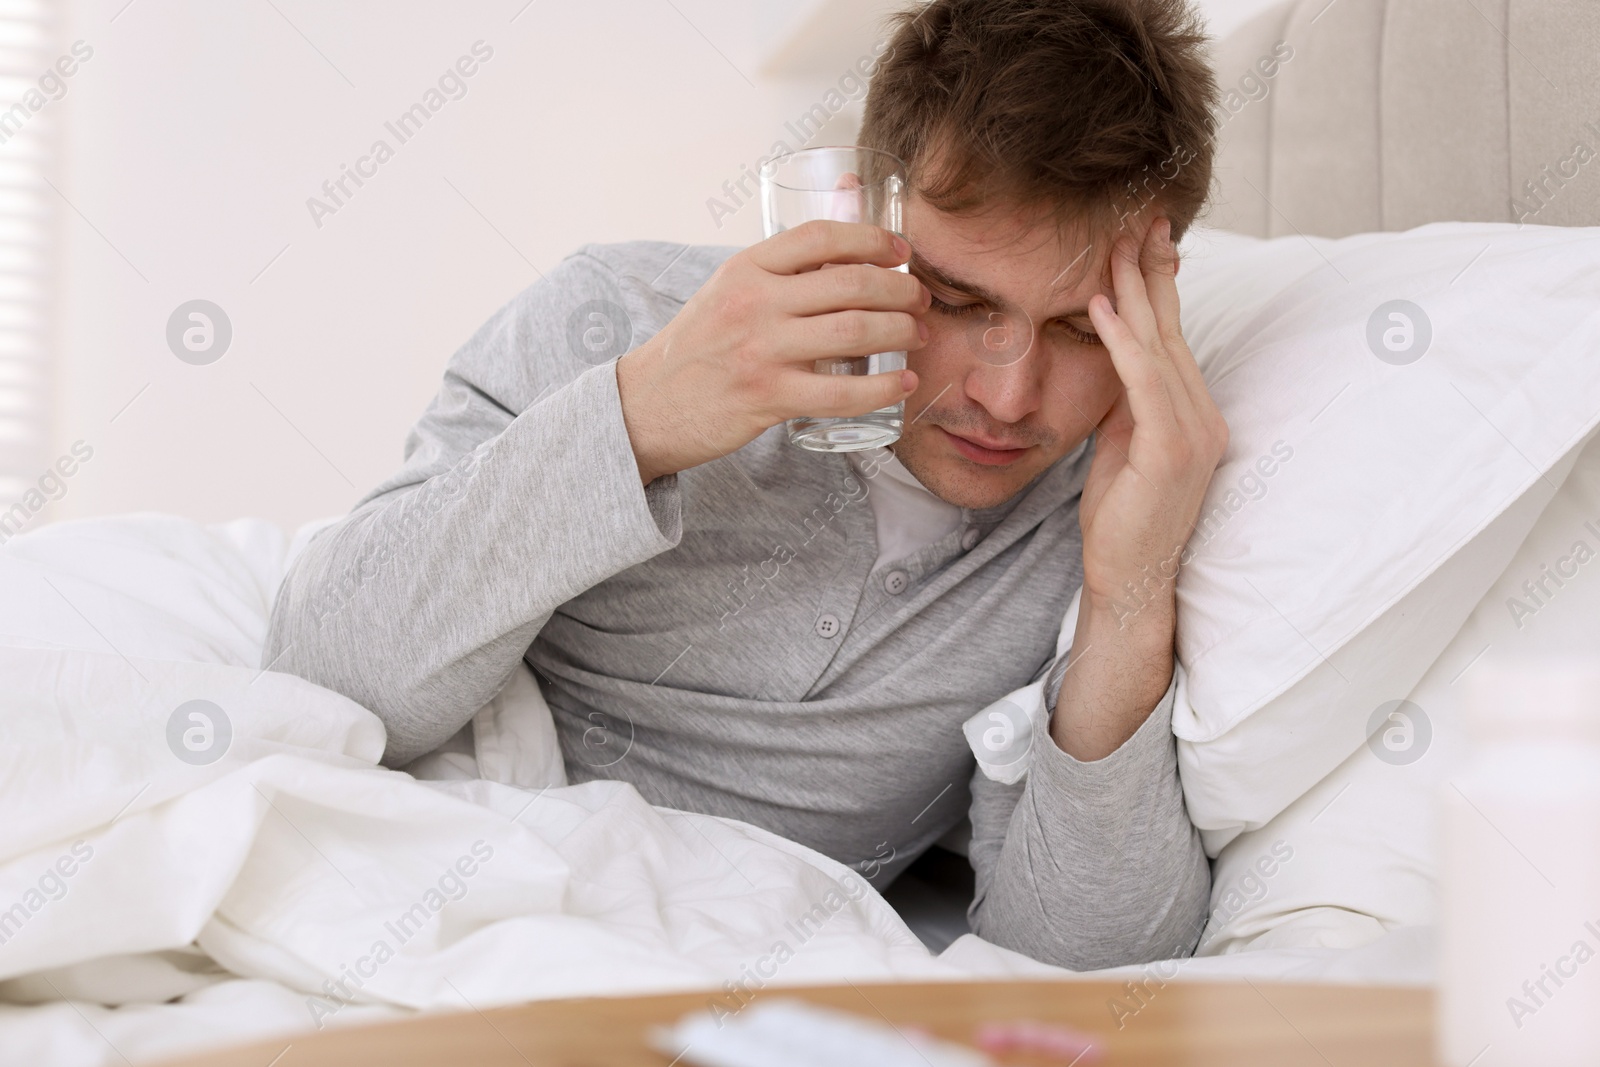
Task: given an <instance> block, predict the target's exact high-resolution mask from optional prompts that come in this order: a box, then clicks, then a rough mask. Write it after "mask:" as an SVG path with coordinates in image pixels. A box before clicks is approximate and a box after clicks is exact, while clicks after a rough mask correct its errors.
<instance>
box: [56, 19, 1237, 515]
mask: <svg viewBox="0 0 1600 1067" xmlns="http://www.w3.org/2000/svg"><path fill="white" fill-rule="evenodd" d="M1267 2H1268V0H1236V2H1228V0H1213V2H1212V3H1210V4H1209V5H1207V6H1208V8H1209V9H1211V12H1212V17H1213V18H1214V20H1215V21H1216V24H1217V25H1218V26H1219V27H1222V26H1231V25H1232V24H1234V23H1236V22H1237V21H1239V19H1240V18H1242V17H1244V15H1245V14H1248V13H1249V12H1251V11H1253V10H1254V9H1256V8H1258V7H1261V6H1264V5H1265V3H1267ZM125 5H127V0H78V2H77V3H76V4H74V5H73V6H72V7H71V9H70V13H69V18H68V24H67V25H66V26H64V28H63V29H64V34H63V44H65V43H66V42H70V41H72V40H76V39H80V38H81V39H82V40H84V41H86V42H87V43H88V44H89V45H90V46H92V47H93V49H94V56H93V58H92V59H91V60H90V61H88V62H87V63H85V64H84V65H83V67H82V69H81V70H80V71H79V72H78V73H77V74H76V75H75V76H74V78H73V79H72V81H71V83H70V91H69V93H68V96H67V97H66V99H65V100H63V101H62V104H61V107H62V109H63V112H64V114H65V115H66V117H67V123H66V126H67V136H66V140H65V144H64V162H63V164H62V165H61V167H60V172H59V176H58V180H57V182H56V184H57V185H58V186H59V187H60V189H61V192H62V194H63V196H64V198H65V200H66V201H67V204H66V205H64V206H63V207H62V210H61V211H60V212H59V215H60V218H61V220H62V221H61V226H62V230H61V240H62V247H63V262H64V265H65V266H64V274H63V278H62V289H61V300H60V303H59V308H58V315H57V320H58V325H57V337H56V342H57V347H58V353H59V358H58V374H59V378H58V382H57V388H56V398H57V399H56V403H55V410H54V412H53V416H54V418H53V437H54V440H55V442H56V449H55V451H56V452H65V451H66V450H67V448H68V447H69V446H70V444H71V443H72V442H74V441H76V440H78V439H83V440H85V441H87V442H88V443H89V444H90V445H91V446H92V447H93V448H94V449H95V454H94V458H93V460H92V461H91V462H89V463H87V464H85V465H84V466H83V467H82V469H81V470H80V471H79V472H78V473H77V474H76V475H74V477H73V478H72V479H71V481H70V483H69V491H68V493H67V495H66V497H65V498H64V499H63V500H62V501H61V502H60V503H59V505H57V507H56V509H55V511H54V515H55V516H56V517H74V516H82V515H91V514H102V513H108V512H120V511H130V510H159V511H170V512H177V513H181V514H185V515H190V516H193V517H196V518H200V519H204V520H220V519H227V518H233V517H236V516H240V515H261V516H265V517H268V518H271V519H273V520H276V521H278V522H281V523H284V524H296V523H299V522H301V521H304V520H307V519H310V518H313V517H316V516H321V515H329V514H336V513H340V512H343V511H345V510H346V509H348V507H349V506H350V505H351V503H353V502H354V500H355V499H356V498H357V497H358V496H359V495H360V494H361V493H362V492H363V491H364V490H365V489H366V487H368V486H370V485H372V484H373V483H375V482H377V481H378V480H379V479H380V478H382V477H383V476H385V475H386V474H388V473H389V472H390V471H392V470H393V469H394V467H395V466H396V465H397V464H398V462H399V459H400V448H401V442H402V439H403V437H404V434H405V430H406V428H407V426H409V425H410V423H411V422H412V420H413V419H414V418H415V417H416V415H417V414H418V413H419V412H420V410H421V409H422V407H423V405H424V404H425V403H426V402H427V400H428V398H429V397H430V396H431V395H432V394H433V392H434V390H435V388H436V384H437V382H438V377H439V373H440V370H441V369H442V367H443V364H444V362H445V360H446V359H447V357H448V356H449V354H450V353H451V352H452V351H453V350H454V349H455V348H456V346H458V345H459V344H460V343H461V342H462V341H463V340H465V338H466V337H467V336H468V335H469V334H470V333H471V332H472V330H473V329H474V328H475V327H476V326H477V325H478V324H479V323H480V322H482V321H483V319H484V318H486V317H487V316H488V315H489V314H490V313H491V312H492V311H493V310H494V309H495V308H497V307H498V306H500V305H501V304H502V303H504V302H505V301H506V300H507V299H509V298H510V297H511V296H512V295H513V294H515V293H516V292H517V291H519V290H520V289H522V288H524V287H525V286H527V285H529V284H531V283H532V282H533V281H534V280H536V278H537V277H538V273H537V272H538V271H547V270H548V269H549V268H550V267H551V266H553V265H554V264H555V263H556V262H558V261H559V260H560V259H561V258H562V257H563V256H564V255H566V254H567V253H569V252H571V251H572V250H573V249H575V248H577V247H578V246H579V245H581V244H584V243H586V242H590V241H617V240H626V239H631V238H659V239H666V240H676V241H695V242H715V243H728V244H741V245H742V244H747V243H749V242H752V241H754V240H757V239H759V237H760V218H759V210H758V209H757V208H756V207H754V206H753V205H752V206H751V207H750V208H749V209H747V210H743V211H740V212H739V213H738V214H737V215H735V216H734V217H733V218H732V219H730V220H726V221H725V224H724V225H722V226H721V227H720V228H719V227H718V226H717V225H716V224H714V222H713V220H712V216H711V214H710V212H709V211H708V209H707V205H706V202H707V199H708V198H710V197H712V196H715V195H718V193H719V190H720V186H721V184H722V183H723V182H724V181H725V180H727V179H729V178H733V177H736V176H737V175H738V174H739V171H740V167H741V165H742V164H747V163H751V162H753V161H754V160H755V159H756V158H757V157H759V156H761V155H764V154H765V153H766V152H767V151H768V149H769V146H770V145H771V144H772V142H773V140H774V139H775V138H778V137H780V136H783V125H784V121H785V120H786V119H790V118H793V117H794V116H795V115H797V114H799V113H801V112H802V111H804V110H805V109H806V108H808V107H809V106H810V105H811V104H813V103H816V102H819V101H821V100H822V98H823V94H824V93H825V92H826V91H827V89H828V88H829V87H830V86H831V85H832V84H833V83H834V82H835V81H836V80H837V78H838V76H839V74H840V73H842V72H843V71H844V70H845V69H846V67H847V66H848V65H849V63H850V62H851V61H852V60H853V59H855V58H856V57H859V56H862V55H864V54H868V53H869V52H870V49H871V47H872V44H873V42H874V41H875V40H876V39H877V34H876V33H875V32H874V22H875V20H876V19H877V17H878V16H879V15H880V14H881V13H882V11H883V10H886V9H888V8H889V7H892V6H894V5H893V4H892V3H890V2H889V0H881V2H878V3H871V4H865V5H864V4H862V3H861V2H859V0H856V2H846V0H764V2H762V3H759V4H751V3H746V2H741V0H671V2H670V3H669V2H667V0H584V2H582V3H576V2H572V0H534V2H533V3H532V4H531V5H527V4H526V0H452V2H451V3H450V4H448V5H446V4H439V3H426V2H423V0H347V2H342V3H327V2H324V3H317V2H314V0H271V2H268V0H134V2H133V3H132V4H131V5H127V6H125ZM525 5H526V6H525ZM680 12H681V14H680ZM477 40H482V41H484V42H485V43H486V44H487V45H488V46H489V47H491V48H492V49H493V50H494V54H493V57H492V58H491V59H489V60H488V61H487V62H486V63H484V64H483V65H482V67H481V69H480V70H479V71H478V73H476V74H475V75H474V76H473V77H472V78H470V79H468V80H467V87H468V92H467V95H466V96H465V97H463V98H462V99H459V100H452V101H450V102H448V103H447V104H446V105H445V106H444V107H443V108H442V109H441V110H440V111H439V112H438V113H437V114H436V115H434V116H433V117H432V118H431V119H430V120H429V122H428V123H427V125H426V126H425V128H424V129H423V130H422V131H420V133H418V134H417V135H416V136H415V138H414V139H413V140H411V141H409V142H408V143H406V144H403V145H399V144H398V143H397V141H396V139H395V138H394V137H393V136H392V135H389V134H387V133H386V132H385V130H384V128H383V123H384V122H385V121H386V120H389V119H392V118H393V117H394V116H396V115H397V114H399V113H400V112H401V111H403V110H404V109H405V108H406V107H408V106H409V105H411V104H412V103H414V102H416V101H418V100H419V99H420V98H421V97H422V95H423V93H424V92H425V90H427V89H428V88H429V87H430V86H432V85H433V84H434V83H435V81H436V79H437V78H438V76H439V75H440V73H441V72H443V71H445V70H446V68H447V67H449V66H450V65H451V64H452V63H453V62H454V61H455V60H456V58H457V57H458V56H462V55H465V54H467V53H468V52H469V50H470V47H471V45H472V44H473V42H474V41H477ZM857 122H858V111H857V109H855V108H851V109H848V110H847V111H845V112H842V113H841V114H840V116H839V117H838V118H836V119H835V120H834V122H833V123H832V124H831V127H830V129H829V130H827V131H826V132H825V134H824V135H823V136H822V137H821V138H819V139H818V140H817V142H816V143H827V142H833V143H838V142H848V141H849V140H850V139H851V138H852V137H853V136H854V132H855V128H856V124H857ZM379 137H382V138H384V139H385V140H387V141H389V143H390V145H391V146H392V147H395V156H394V158H393V159H392V160H390V161H388V162H387V163H385V164H383V165H382V166H381V167H380V168H379V169H378V173H377V175H376V176H375V177H373V178H371V179H369V180H368V181H367V183H366V185H365V186H363V187H362V188H360V189H359V190H356V191H355V194H354V195H353V196H352V197H351V198H350V199H349V200H348V202H347V203H346V205H345V206H343V207H342V208H341V209H340V210H338V212H337V213H336V214H334V215H332V216H330V217H326V218H324V219H322V225H321V226H320V227H318V226H317V225H316V224H314V222H313V219H312V217H311V214H310V212H309V211H308V209H307V206H306V200H307V198H308V197H311V196H314V195H320V186H321V184H322V182H323V181H324V180H325V179H328V178H333V177H337V176H338V174H339V171H340V166H341V164H352V163H354V162H355V161H356V159H357V157H358V156H360V155H363V154H364V153H365V152H366V151H367V150H368V147H369V146H370V145H371V143H372V142H373V141H374V140H375V139H377V138H379ZM452 186H453V188H452ZM269 264H270V265H269ZM196 298H204V299H207V300H211V301H213V302H215V303H216V304H218V305H219V306H220V307H222V308H223V309H224V311H225V312H226V313H227V315H228V316H229V318H230V319H231V322H232V325H233V332H234V337H233V341H232V344H231V347H230V349H229V350H228V352H227V353H226V355H225V356H224V357H223V358H222V359H220V360H219V361H217V362H215V363H213V364H211V365H207V366H194V365H190V364H187V363H184V362H181V361H180V360H179V359H177V358H176V357H175V356H174V355H173V353H172V352H171V351H169V349H168V347H167V343H166V338H165V331H166V323H167V319H168V317H169V315H170V314H171V313H172V311H173V310H174V309H175V308H176V307H177V306H178V305H179V304H182V303H184V302H185V301H189V300H192V299H196ZM135 398H137V399H135ZM130 400H131V401H132V403H131V404H130V403H129V402H130ZM113 420H114V421H113Z"/></svg>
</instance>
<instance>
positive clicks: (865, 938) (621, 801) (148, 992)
mask: <svg viewBox="0 0 1600 1067" xmlns="http://www.w3.org/2000/svg"><path fill="white" fill-rule="evenodd" d="M309 532H310V531H309V530H308V531H304V532H303V533H302V535H301V538H300V539H299V540H303V539H304V537H305V536H306V534H308V533H309ZM296 547H297V544H295V543H291V541H290V539H289V538H287V537H286V536H285V535H284V534H283V533H282V532H281V531H279V530H278V529H277V528H276V527H273V526H271V525H269V524H266V523H259V522H253V521H241V522H236V523H231V524H228V525H226V526H214V527H203V526H200V525H197V524H194V523H190V522H187V521H184V520H179V519H175V518H170V517H164V516H129V517H124V518H118V519H108V520H95V521H88V522H80V523H71V524H62V525H59V526H55V527H49V528H46V529H44V530H42V531H40V532H39V533H36V534H33V535H30V536H26V537H22V538H18V539H16V540H13V541H12V542H10V543H9V544H8V545H6V546H5V547H4V549H3V550H0V723H3V727H0V731H3V732H0V738H3V740H4V744H3V745H0V826H3V827H4V828H5V829H4V835H3V837H0V1057H3V1058H4V1061H5V1062H8V1063H28V1064H43V1063H60V1064H102V1063H104V1064H109V1063H120V1062H123V1061H124V1060H126V1061H134V1062H137V1061H141V1060H149V1059H152V1058H158V1057H162V1056H168V1055H173V1054H175V1053H178V1052H181V1051H187V1050H192V1049H196V1048H202V1047H207V1046H213V1045H217V1044H224V1043H230V1042H238V1041H242V1040H248V1039H252V1038H256V1037H261V1036H265V1035H268V1034H281V1035H285V1040H286V1043H287V1040H288V1037H289V1036H292V1035H293V1034H294V1033H298V1032H304V1031H307V1030H311V1029H315V1028H317V1027H320V1026H331V1025H345V1024H348V1023H351V1022H358V1021H371V1020H373V1019H376V1018H383V1017H390V1016H395V1015H398V1014H401V1013H404V1012H408V1011H413V1010H418V1009H422V1010H428V1009H455V1010H463V1009H466V1008H468V1007H469V1006H471V1007H476V1008H484V1007H487V1006H490V1005H499V1004H505V1003H510V1002H515V1001H519V1000H527V999H531V998H548V997H567V996H579V995H595V994H624V993H636V992H651V991H666V990H686V989H704V990H706V999H707V1008H708V1010H712V1011H716V1010H721V1011H728V1010H734V1009H736V1008H737V1006H738V998H739V997H740V996H741V994H739V993H738V992H737V991H736V990H737V988H738V987H739V986H742V987H744V988H745V989H753V988H759V987H761V986H763V985H766V984H794V983H813V982H829V981H842V980H846V979H848V980H851V981H872V980H883V979H891V978H895V979H918V980H938V979H959V978H971V977H1009V976H1020V975H1039V976H1056V977H1061V978H1067V977H1072V976H1071V975H1069V974H1068V973H1067V972H1064V971H1061V970H1058V969H1056V968H1050V967H1046V966H1044V965H1041V964H1038V963H1035V962H1033V961H1031V960H1028V959H1026V958H1025V957H1023V956H1020V955H1018V954H1016V953H1011V952H1007V951H1005V950H1003V949H999V948H996V947H994V946H991V945H988V944H986V943H985V942H982V941H981V940H979V939H977V938H975V937H971V936H968V937H964V938H962V939H961V940H959V941H957V942H956V943H955V944H954V945H953V946H951V948H950V949H948V950H946V951H945V952H944V953H943V954H942V955H941V956H939V957H934V956H932V955H930V954H929V953H928V952H927V950H926V949H924V948H923V946H922V944H921V943H920V942H919V941H918V940H917V938H916V937H915V936H914V935H913V934H912V933H911V932H910V931H909V930H908V929H907V928H906V926H905V925H904V924H903V923H902V922H901V921H900V919H899V917H898V916H897V915H896V914H895V912H894V911H893V909H891V908H890V907H889V906H888V905H887V904H886V903H885V902H884V901H883V899H882V898H881V897H879V896H878V895H877V894H876V893H875V892H873V891H872V890H871V889H870V888H868V887H867V886H866V885H865V883H863V882H861V880H860V879H859V878H858V877H856V876H855V875H853V874H852V873H851V872H850V871H848V870H847V869H846V868H844V867H843V866H841V865H839V864H837V863H834V862H833V861H831V860H829V859H827V858H826V857H824V856H821V855H819V854H817V853H815V852H813V851H811V850H809V849H807V848H804V847H802V846H800V845H796V844H794V843H792V842H788V841H786V840H783V839H781V838H779V837H776V836H774V835H772V834H769V833H766V832H764V831H762V830H760V829H757V828H755V827H752V826H749V825H746V824H743V823H737V822H732V821H729V820H726V819H719V818H713V817H709V816H700V815H693V814H686V813H682V812H673V811H667V810H663V809H657V808H653V807H651V806H650V805H648V804H646V803H645V802H644V801H643V800H642V799H641V798H640V797H639V795H638V794H637V793H636V792H635V791H634V790H633V789H632V787H630V786H627V785H623V784H619V783H607V782H596V783H590V784H587V785H583V786H576V787H564V786H563V787H555V788H545V789H526V788H519V787H517V786H514V785H506V784H499V783H496V782H492V781H482V780H479V781H456V782H423V781H419V780H417V779H416V778H413V777H412V776H410V775H408V774H404V773H401V772H397V771H391V770H387V769H384V768H381V767H378V766H377V765H376V761H377V758H378V756H379V754H380V752H381V751H382V747H383V732H382V729H381V726H380V725H379V723H378V721H377V719H376V718H375V717H374V716H373V715H371V714H370V713H369V712H367V711H366V710H364V709H363V708H361V707H359V706H357V705H356V704H354V703H352V702H350V701H349V700H347V699H345V698H344V697H342V696H339V695H338V694H335V693H332V692H330V691H328V690H325V689H321V688H319V687H317V686H314V685H311V684H310V683H308V682H304V681H302V680H300V679H297V678H294V677H291V676H288V675H283V674H277V673H273V672H262V671H260V670H258V669H257V668H256V666H255V664H256V662H257V657H258V652H259V649H260V647H261V645H262V642H263V639H264V636H265V629H266V620H267V616H268V612H269V609H270V604H271V597H272V594H273V592H274V591H275V589H276V587H277V584H278V580H279V578H280V577H281V575H282V572H283V569H284V567H285V566H286V562H287V560H288V558H289V557H290V554H291V552H292V551H293V550H294V548H296ZM195 702H203V703H195ZM180 709H181V710H180ZM196 715H198V716H199V717H198V718H196V717H194V716H196ZM495 736H500V735H495ZM495 743H499V744H502V745H503V748H502V750H500V751H494V750H492V747H491V750H489V751H486V750H485V749H484V748H483V747H482V746H483V745H484V739H483V737H480V738H479V745H480V748H479V751H478V757H479V760H480V761H485V760H487V762H488V763H493V762H494V761H495V760H496V759H499V760H500V761H502V762H503V763H510V762H515V761H514V759H513V756H514V755H515V745H516V744H517V738H516V737H515V736H514V733H506V734H505V735H504V736H501V739H500V741H498V742H492V743H491V746H492V744H495ZM218 753H221V754H220V755H218ZM1429 956H1430V951H1429V946H1428V939H1427V936H1426V931H1421V930H1402V931H1397V932H1395V933H1392V934H1390V935H1389V936H1388V937H1387V938H1385V939H1384V940H1383V941H1380V942H1379V943H1377V944H1375V945H1372V946H1369V947H1367V948H1365V949H1362V950H1358V951H1354V952H1333V951H1328V950H1301V951H1292V952H1291V951H1285V952H1261V953H1244V954H1240V955H1235V956H1229V957H1225V958H1216V959H1205V960H1194V961H1188V962H1185V963H1183V964H1181V965H1179V964H1171V965H1166V964H1153V965H1150V966H1149V967H1148V968H1140V969H1137V970H1149V971H1150V972H1152V973H1153V974H1155V975H1157V976H1158V977H1159V978H1160V979H1161V980H1170V979H1171V978H1172V977H1173V976H1174V975H1176V974H1177V973H1179V972H1180V971H1181V972H1182V973H1184V974H1185V975H1218V976H1226V975H1233V974H1247V975H1251V976H1257V977H1260V976H1265V977H1298V978H1310V979H1318V978H1320V979H1328V980H1347V981H1388V982H1397V981H1399V982H1421V981H1425V980H1426V979H1427V971H1428V967H1427V960H1428V958H1429ZM729 990H735V992H729ZM1113 1018H1114V1016H1113V1015H1111V1014H1109V1013H1108V1017H1107V1022H1108V1026H1111V1025H1114V1022H1113Z"/></svg>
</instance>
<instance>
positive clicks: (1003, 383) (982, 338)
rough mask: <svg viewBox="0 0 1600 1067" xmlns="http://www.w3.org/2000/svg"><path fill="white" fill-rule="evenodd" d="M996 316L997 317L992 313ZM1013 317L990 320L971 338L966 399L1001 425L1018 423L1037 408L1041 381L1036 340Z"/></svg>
mask: <svg viewBox="0 0 1600 1067" xmlns="http://www.w3.org/2000/svg"><path fill="white" fill-rule="evenodd" d="M995 314H996V315H998V314H999V313H998V312H997V313H995ZM1018 318H1019V317H1016V316H1007V317H1006V319H1005V321H999V320H997V319H994V318H993V317H991V319H990V322H989V324H988V325H987V326H986V327H985V328H984V329H983V330H982V331H981V332H979V331H974V337H973V338H972V347H973V360H972V363H971V365H970V367H969V369H968V371H967V380H966V391H967V396H969V397H970V398H971V399H972V400H974V401H976V402H977V403H979V404H981V405H982V406H983V408H984V410H985V411H987V412H988V413H989V414H990V415H991V416H993V417H994V418H995V419H996V420H997V421H1000V422H1019V421H1021V420H1022V419H1023V418H1024V417H1026V416H1027V415H1029V414H1030V413H1032V412H1033V411H1036V410H1037V409H1038V408H1039V404H1040V396H1041V392H1042V389H1043V381H1042V378H1041V375H1040V360H1039V358H1038V355H1037V354H1036V353H1035V351H1034V348H1035V346H1036V345H1037V343H1038V338H1037V336H1036V334H1035V331H1034V330H1033V328H1032V326H1031V325H1029V324H1028V323H1027V322H1025V321H1023V322H1020V323H1019V322H1018Z"/></svg>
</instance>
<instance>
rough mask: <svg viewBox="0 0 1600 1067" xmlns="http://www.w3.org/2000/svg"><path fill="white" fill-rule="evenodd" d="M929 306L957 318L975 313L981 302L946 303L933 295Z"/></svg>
mask: <svg viewBox="0 0 1600 1067" xmlns="http://www.w3.org/2000/svg"><path fill="white" fill-rule="evenodd" d="M929 307H931V308H932V309H933V310H934V311H937V312H938V313H939V314H941V315H949V316H951V317H953V318H959V317H961V316H962V315H975V314H977V313H978V312H979V311H980V310H981V309H982V308H983V304H982V303H976V304H947V303H945V302H944V301H943V300H940V299H939V298H938V297H934V298H933V303H932V304H930V305H929Z"/></svg>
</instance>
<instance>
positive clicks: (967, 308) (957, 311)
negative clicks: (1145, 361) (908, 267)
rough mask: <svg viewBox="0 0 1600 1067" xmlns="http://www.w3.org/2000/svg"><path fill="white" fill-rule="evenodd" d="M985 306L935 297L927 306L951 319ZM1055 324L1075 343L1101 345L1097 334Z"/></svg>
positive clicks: (1060, 322)
mask: <svg viewBox="0 0 1600 1067" xmlns="http://www.w3.org/2000/svg"><path fill="white" fill-rule="evenodd" d="M987 306H988V305H986V304H984V303H983V302H982V301H981V300H980V301H977V302H975V303H971V304H949V303H946V302H945V301H943V300H940V299H939V298H938V297H937V296H935V297H934V298H933V303H932V304H930V305H929V307H930V308H931V309H932V310H934V311H937V312H938V313H939V314H941V315H949V316H950V317H951V318H963V317H966V316H970V315H976V314H978V313H979V312H981V311H982V310H983V309H984V308H985V307H987ZM1055 324H1056V325H1057V326H1058V327H1060V328H1061V329H1062V330H1063V331H1065V332H1066V335H1067V336H1068V337H1069V338H1071V339H1072V340H1074V341H1076V342H1077V343H1078V344H1080V345H1098V344H1101V343H1102V342H1101V340H1100V335H1099V334H1096V333H1091V332H1090V331H1088V330H1081V329H1079V328H1078V327H1076V326H1074V325H1072V323H1070V322H1068V321H1067V320H1065V319H1056V320H1055Z"/></svg>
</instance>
